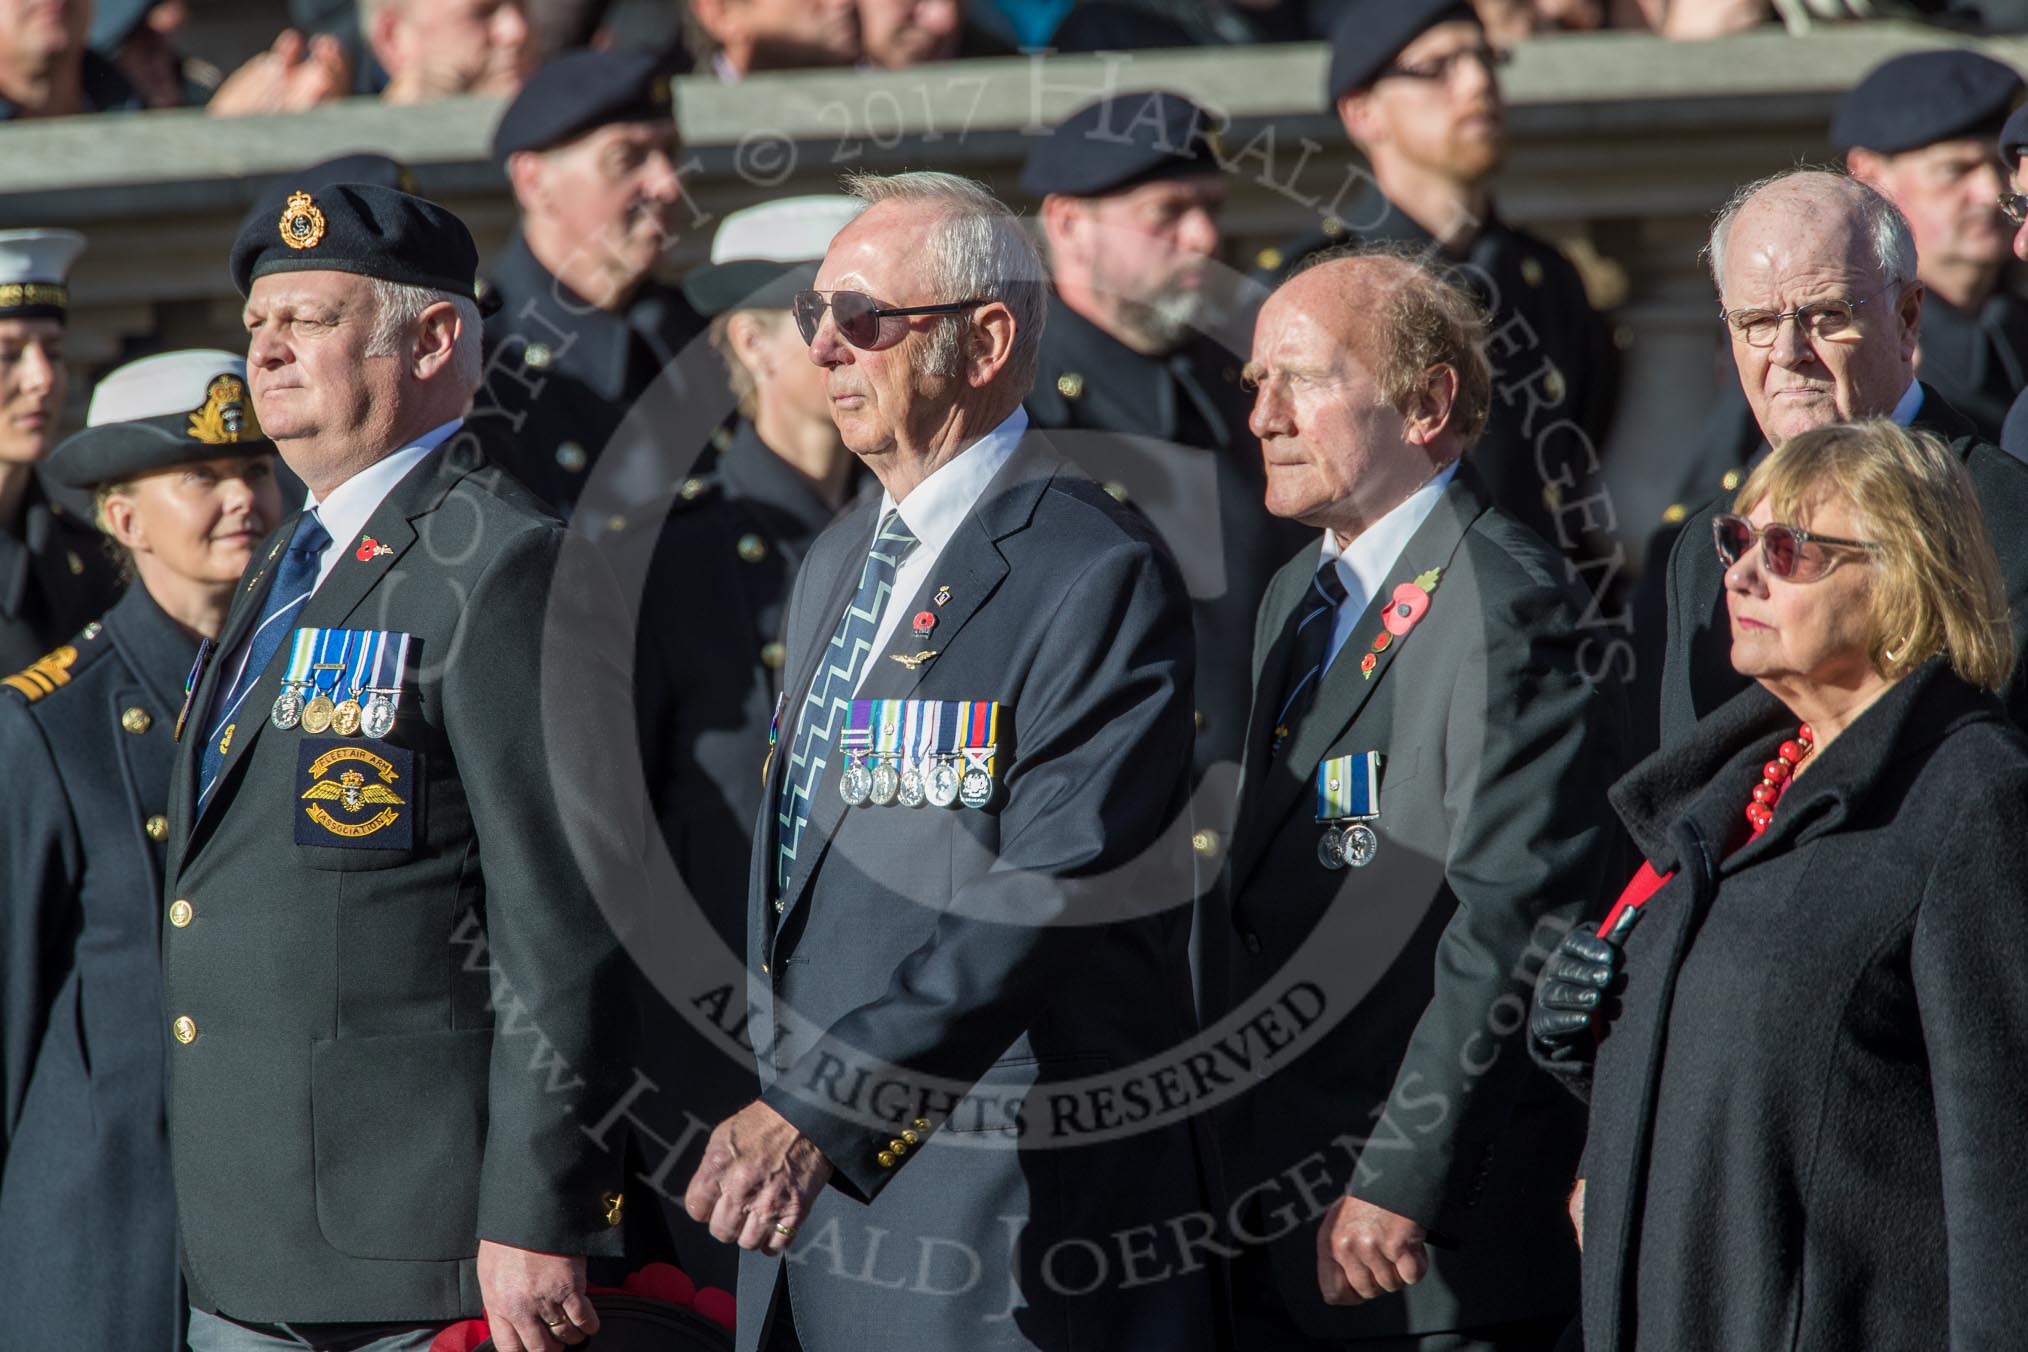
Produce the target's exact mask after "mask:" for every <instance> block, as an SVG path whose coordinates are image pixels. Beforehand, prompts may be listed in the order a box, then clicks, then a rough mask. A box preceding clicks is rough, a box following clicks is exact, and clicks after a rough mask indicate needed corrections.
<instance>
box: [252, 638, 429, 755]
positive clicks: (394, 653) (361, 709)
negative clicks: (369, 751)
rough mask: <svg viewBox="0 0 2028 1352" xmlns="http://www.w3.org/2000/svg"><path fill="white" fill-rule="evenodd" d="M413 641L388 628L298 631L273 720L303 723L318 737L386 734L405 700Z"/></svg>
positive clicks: (282, 725)
mask: <svg viewBox="0 0 2028 1352" xmlns="http://www.w3.org/2000/svg"><path fill="white" fill-rule="evenodd" d="M409 641H410V636H409V635H407V634H404V633H397V632H394V631H391V630H385V629H298V630H296V632H295V633H294V634H293V635H292V636H291V637H290V640H289V662H288V666H287V667H286V668H285V669H284V670H283V673H282V689H281V693H280V694H278V695H276V696H275V703H274V707H273V709H272V710H271V711H270V713H269V718H270V721H272V722H273V723H274V725H275V726H276V727H278V728H283V729H287V728H293V727H295V726H297V725H298V724H301V725H302V728H303V731H305V732H307V733H311V734H313V735H316V736H321V735H323V734H324V733H326V732H335V733H338V734H339V735H340V736H343V737H352V736H356V735H357V734H358V733H360V732H364V733H365V734H366V735H367V736H369V737H376V738H377V737H385V736H387V734H388V733H389V732H391V731H393V729H394V719H395V711H396V709H397V708H398V707H399V706H400V704H401V678H402V672H403V671H404V670H405V669H406V666H407V662H408V647H409ZM362 695H364V696H365V697H366V698H365V700H364V701H363V702H362V701H361V698H360V697H361V696H362Z"/></svg>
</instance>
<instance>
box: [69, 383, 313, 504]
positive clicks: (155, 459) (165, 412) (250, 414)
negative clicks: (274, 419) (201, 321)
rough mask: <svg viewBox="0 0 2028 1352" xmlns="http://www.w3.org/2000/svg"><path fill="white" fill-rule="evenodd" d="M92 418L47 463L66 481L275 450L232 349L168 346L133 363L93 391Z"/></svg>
mask: <svg viewBox="0 0 2028 1352" xmlns="http://www.w3.org/2000/svg"><path fill="white" fill-rule="evenodd" d="M87 417H88V419H89V421H90V424H91V425H90V426H88V427H86V428H85V429H84V430H83V431H82V432H78V433H75V434H74V435H72V436H69V437H66V438H65V439H64V440H63V441H61V442H59V443H58V444H57V447H56V449H55V450H53V451H51V452H50V453H49V458H48V459H47V460H46V461H45V462H44V469H45V472H46V473H47V474H48V475H49V477H50V478H51V479H52V480H54V481H55V482H56V483H58V484H60V485H62V486H63V487H65V488H75V489H91V488H97V487H98V486H99V485H101V484H114V483H123V482H125V481H126V480H128V479H133V478H138V477H139V476H140V475H143V474H152V473H154V472H155V471H156V470H161V469H168V468H170V467H171V466H172V465H184V464H188V463H190V462H191V461H193V460H211V459H215V458H217V457H219V456H236V455H267V454H269V453H271V452H272V451H273V450H274V449H275V447H274V443H273V442H271V441H269V440H268V439H267V438H266V437H265V436H264V435H263V434H262V432H261V425H260V422H259V421H258V420H257V419H256V418H255V417H254V410H253V404H252V403H251V402H250V401H249V400H248V399H247V390H246V362H245V360H244V359H242V358H240V357H238V356H235V355H234V354H233V353H230V352H222V351H212V350H201V351H188V352H164V353H161V354H160V355H158V356H153V357H143V358H141V359H140V360H139V361H132V362H128V363H127V364H126V365H125V366H122V367H120V368H118V369H117V370H115V371H111V372H109V373H108V374H107V375H106V378H105V379H104V380H102V381H100V382H99V384H98V388H97V389H95V390H93V391H92V401H91V411H90V412H89V414H87Z"/></svg>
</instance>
